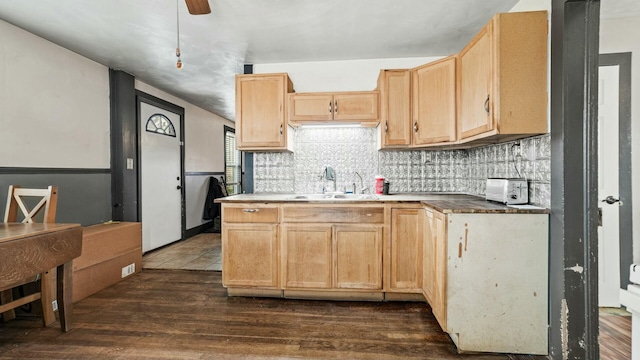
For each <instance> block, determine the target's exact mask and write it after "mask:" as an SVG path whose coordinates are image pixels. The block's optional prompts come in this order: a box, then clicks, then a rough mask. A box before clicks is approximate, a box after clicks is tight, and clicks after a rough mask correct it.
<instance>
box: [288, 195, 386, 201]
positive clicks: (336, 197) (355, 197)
mask: <svg viewBox="0 0 640 360" xmlns="http://www.w3.org/2000/svg"><path fill="white" fill-rule="evenodd" d="M287 200H378V197H377V196H375V195H372V194H299V195H293V196H290V197H288V198H287Z"/></svg>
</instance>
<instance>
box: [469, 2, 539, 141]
mask: <svg viewBox="0 0 640 360" xmlns="http://www.w3.org/2000/svg"><path fill="white" fill-rule="evenodd" d="M457 70H458V101H459V103H458V130H457V131H458V141H459V142H469V141H474V140H479V139H484V140H487V139H486V138H487V137H491V141H492V142H493V141H508V140H511V139H517V138H520V137H526V136H533V135H536V134H543V133H546V132H547V131H548V130H547V12H546V11H535V12H521V13H503V14H497V15H495V16H494V17H493V18H492V19H491V20H490V21H489V23H488V24H487V25H486V26H485V27H484V28H483V29H482V30H481V31H480V32H479V33H478V34H477V35H476V36H475V38H473V40H472V41H471V42H470V43H469V44H468V45H467V46H466V47H465V48H464V49H463V50H462V51H461V52H460V54H459V61H458V69H457Z"/></svg>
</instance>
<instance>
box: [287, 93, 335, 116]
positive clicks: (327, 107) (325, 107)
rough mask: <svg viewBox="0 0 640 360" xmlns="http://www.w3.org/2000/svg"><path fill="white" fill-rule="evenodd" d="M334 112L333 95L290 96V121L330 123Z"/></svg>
mask: <svg viewBox="0 0 640 360" xmlns="http://www.w3.org/2000/svg"><path fill="white" fill-rule="evenodd" d="M333 111H334V110H333V96H332V95H331V94H291V95H289V120H290V121H311V120H315V121H329V120H332V119H333Z"/></svg>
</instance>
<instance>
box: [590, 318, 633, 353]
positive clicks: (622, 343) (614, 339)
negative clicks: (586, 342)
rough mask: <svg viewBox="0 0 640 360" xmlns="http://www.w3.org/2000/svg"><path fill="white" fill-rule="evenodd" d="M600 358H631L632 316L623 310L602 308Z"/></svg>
mask: <svg viewBox="0 0 640 360" xmlns="http://www.w3.org/2000/svg"><path fill="white" fill-rule="evenodd" d="M598 341H599V342H600V359H601V360H628V359H631V316H629V314H628V313H626V314H625V312H624V311H622V310H617V311H611V310H600V336H599V339H598Z"/></svg>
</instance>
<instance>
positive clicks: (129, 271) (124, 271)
mask: <svg viewBox="0 0 640 360" xmlns="http://www.w3.org/2000/svg"><path fill="white" fill-rule="evenodd" d="M134 272H136V264H135V263H132V264H129V265H127V266H125V267H123V268H122V277H123V278H125V277H127V276H129V275H131V274H133V273H134Z"/></svg>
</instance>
